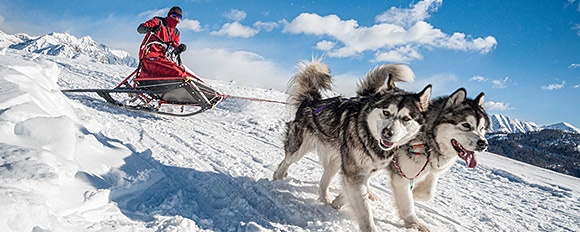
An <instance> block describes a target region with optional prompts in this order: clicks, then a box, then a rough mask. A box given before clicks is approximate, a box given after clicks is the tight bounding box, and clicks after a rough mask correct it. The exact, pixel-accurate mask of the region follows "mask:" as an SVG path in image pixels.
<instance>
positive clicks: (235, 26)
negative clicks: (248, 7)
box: [210, 21, 259, 38]
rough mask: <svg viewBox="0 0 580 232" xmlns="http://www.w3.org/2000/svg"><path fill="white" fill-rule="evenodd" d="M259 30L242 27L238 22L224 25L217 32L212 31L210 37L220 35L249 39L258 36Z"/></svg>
mask: <svg viewBox="0 0 580 232" xmlns="http://www.w3.org/2000/svg"><path fill="white" fill-rule="evenodd" d="M258 32H259V30H256V29H254V28H252V27H249V26H244V25H242V24H241V23H240V22H237V21H236V22H233V23H226V24H224V25H223V26H222V28H221V29H220V30H219V31H212V32H211V33H210V34H211V35H222V36H228V37H241V38H249V37H252V36H254V35H256V34H258Z"/></svg>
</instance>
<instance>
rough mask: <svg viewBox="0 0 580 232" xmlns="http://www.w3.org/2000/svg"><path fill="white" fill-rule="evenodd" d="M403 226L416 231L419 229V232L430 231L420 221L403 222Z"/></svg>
mask: <svg viewBox="0 0 580 232" xmlns="http://www.w3.org/2000/svg"><path fill="white" fill-rule="evenodd" d="M405 226H406V227H407V228H411V229H417V230H418V231H421V232H430V231H431V230H429V228H428V227H427V226H425V225H423V223H420V222H412V223H405Z"/></svg>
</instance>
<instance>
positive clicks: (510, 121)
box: [489, 114, 541, 133]
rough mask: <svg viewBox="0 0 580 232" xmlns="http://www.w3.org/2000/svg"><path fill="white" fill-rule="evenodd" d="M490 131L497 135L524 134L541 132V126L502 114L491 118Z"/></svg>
mask: <svg viewBox="0 0 580 232" xmlns="http://www.w3.org/2000/svg"><path fill="white" fill-rule="evenodd" d="M489 118H490V125H489V131H490V132H496V133H524V132H529V131H537V130H540V128H541V127H540V126H538V125H537V124H536V123H533V122H526V121H520V120H518V119H515V118H510V117H507V116H504V115H501V114H493V115H490V116H489Z"/></svg>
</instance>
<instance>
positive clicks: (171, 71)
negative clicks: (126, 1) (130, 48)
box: [139, 17, 185, 79]
mask: <svg viewBox="0 0 580 232" xmlns="http://www.w3.org/2000/svg"><path fill="white" fill-rule="evenodd" d="M141 25H142V26H146V27H154V26H155V25H159V26H160V27H161V30H159V31H158V32H157V33H155V34H156V35H157V36H159V38H161V39H162V40H163V41H162V42H169V41H173V42H174V43H172V44H171V46H173V47H174V48H177V46H179V30H177V28H176V27H175V26H177V22H176V21H175V20H174V19H172V18H170V17H166V18H162V17H154V18H153V19H151V20H149V21H147V22H145V23H142V24H141ZM156 40H157V38H155V36H150V37H149V36H148V35H147V36H145V38H144V39H143V42H141V46H140V48H139V59H140V60H141V62H142V63H141V64H142V65H143V66H142V69H141V74H140V76H139V77H140V78H155V79H157V78H160V79H165V78H175V77H183V76H184V74H185V70H184V69H183V68H182V67H180V66H179V65H177V64H175V63H173V62H171V61H169V60H168V59H167V57H166V56H165V50H166V49H165V48H164V47H163V46H161V45H159V44H153V45H151V47H150V48H149V52H147V53H146V49H147V48H146V47H145V44H146V43H148V42H151V41H156ZM145 53H146V54H145Z"/></svg>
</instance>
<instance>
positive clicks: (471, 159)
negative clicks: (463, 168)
mask: <svg viewBox="0 0 580 232" xmlns="http://www.w3.org/2000/svg"><path fill="white" fill-rule="evenodd" d="M465 164H467V167H468V168H475V166H477V159H475V152H473V151H466V152H465Z"/></svg>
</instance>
